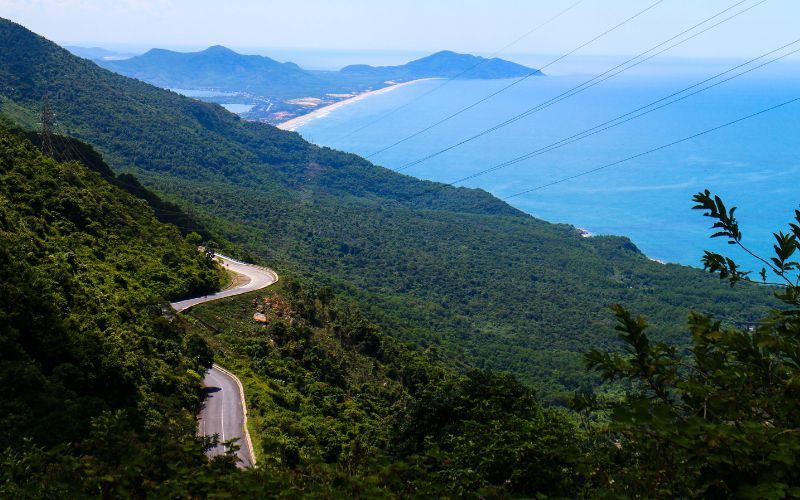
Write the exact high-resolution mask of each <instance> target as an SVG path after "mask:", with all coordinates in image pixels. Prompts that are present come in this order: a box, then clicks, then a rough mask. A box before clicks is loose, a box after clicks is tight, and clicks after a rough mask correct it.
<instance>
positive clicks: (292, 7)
mask: <svg viewBox="0 0 800 500" xmlns="http://www.w3.org/2000/svg"><path fill="white" fill-rule="evenodd" d="M654 1H655V0H583V1H582V2H581V3H579V4H578V5H577V6H575V7H574V8H573V9H572V10H570V11H569V12H567V13H566V14H564V15H563V16H561V17H560V18H558V19H557V20H555V21H554V22H552V23H550V24H548V25H546V26H545V27H543V28H541V29H539V30H538V31H536V32H535V33H533V34H531V35H529V36H527V37H525V38H524V39H522V40H519V41H518V42H517V43H515V44H514V45H513V46H511V47H508V48H506V49H505V50H504V51H502V52H501V53H500V55H501V56H502V55H525V54H560V53H564V52H567V51H569V50H571V49H573V48H575V47H576V46H578V45H580V44H581V43H583V42H585V41H587V40H589V39H591V38H593V37H594V36H596V35H598V34H600V33H602V32H603V31H605V30H607V29H608V28H610V27H611V26H613V25H615V24H617V23H619V22H620V21H622V20H624V19H625V18H627V17H629V16H631V15H633V14H634V13H636V12H637V11H639V10H642V9H643V8H645V7H646V6H648V5H650V4H652V3H654ZM737 1H740V0H663V1H662V3H660V4H659V5H657V6H656V7H655V8H653V9H652V10H650V11H648V12H647V13H646V14H644V15H642V16H641V17H640V18H637V19H636V20H635V21H633V22H631V23H629V24H628V25H626V26H625V27H624V28H622V29H620V30H618V31H615V32H614V33H612V34H611V35H609V36H606V37H603V38H602V40H600V41H598V42H596V43H593V44H591V45H590V46H588V47H586V48H585V49H582V50H581V51H580V55H582V56H607V55H626V54H635V53H638V52H640V51H642V50H644V49H646V48H649V47H650V46H652V44H653V43H658V42H659V41H663V40H664V39H666V38H668V37H670V36H672V35H675V34H677V33H678V32H680V31H682V30H683V29H686V28H688V27H690V26H692V25H694V24H695V23H697V22H699V21H701V20H703V19H705V18H706V17H709V16H710V15H713V14H715V13H716V12H718V11H720V10H722V9H724V8H726V7H729V6H731V5H733V4H735V3H737ZM759 1H760V0H745V1H744V3H742V5H741V6H739V7H737V9H741V8H744V7H746V6H749V5H753V4H756V3H758V2H759ZM575 2H576V0H546V1H545V0H483V1H477V0H400V1H391V2H390V1H381V0H338V1H331V0H293V1H286V0H281V1H257V0H225V1H224V2H222V1H219V0H0V17H5V18H9V19H11V20H13V21H16V22H18V23H20V24H22V25H24V26H26V27H27V28H29V29H31V30H33V31H35V32H37V33H39V34H41V35H43V36H45V37H46V38H49V39H51V40H54V41H56V42H59V43H62V44H73V45H83V46H102V47H107V48H113V49H117V50H120V49H125V48H127V49H130V50H133V51H138V52H143V51H144V50H146V49H147V48H150V47H162V48H172V49H175V50H196V49H200V48H204V47H207V46H209V45H217V44H220V45H225V46H228V47H231V48H233V49H236V50H239V51H244V52H250V53H261V54H264V55H269V53H270V50H272V53H273V54H278V55H280V54H284V55H285V57H284V59H286V58H288V57H290V56H291V54H292V53H294V54H302V53H303V51H306V52H313V51H320V50H326V51H351V52H353V54H354V55H353V57H355V54H356V52H357V51H361V52H362V53H365V52H370V51H372V52H378V51H385V52H394V53H396V54H398V55H397V57H402V56H401V54H423V53H430V52H434V51H437V50H442V49H450V50H456V51H459V52H470V53H477V54H483V55H487V54H493V53H495V52H496V51H498V50H499V49H500V48H501V47H504V46H506V45H507V44H509V43H510V42H512V41H514V40H515V39H517V38H518V37H519V36H520V35H522V34H524V33H526V32H528V31H530V30H531V29H532V28H534V27H535V26H537V25H539V24H541V23H542V22H544V21H546V20H547V19H549V18H551V17H552V16H554V15H556V14H557V13H559V12H561V11H563V10H564V9H566V8H567V7H569V6H571V5H573V4H574V3H575ZM731 12H735V10H733V11H731ZM798 20H800V1H798V0H767V1H766V2H765V3H763V4H762V5H759V6H756V7H755V8H754V9H752V10H751V11H748V12H747V13H745V14H743V15H741V16H740V17H738V18H736V19H735V20H733V21H731V22H729V23H726V24H725V25H723V26H721V27H720V28H718V29H715V30H714V31H713V32H710V33H709V34H708V35H704V36H701V37H699V38H698V39H696V40H693V41H692V42H690V43H687V44H686V45H684V46H682V47H681V48H679V49H675V50H673V51H671V52H670V54H669V55H671V56H676V57H697V58H744V57H748V56H752V55H755V54H758V53H761V52H764V51H765V50H768V49H770V48H774V47H776V46H779V45H781V44H783V43H787V42H789V41H792V40H794V39H796V38H798V37H800V28H798V26H800V25H799V24H798ZM282 49H292V50H294V52H292V50H283V51H282ZM295 59H296V57H295ZM346 62H348V61H342V63H343V64H344V63H346ZM351 62H356V61H351ZM362 62H368V61H362ZM521 62H531V61H529V60H526V61H521Z"/></svg>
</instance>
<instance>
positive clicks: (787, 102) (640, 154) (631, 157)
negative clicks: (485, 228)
mask: <svg viewBox="0 0 800 500" xmlns="http://www.w3.org/2000/svg"><path fill="white" fill-rule="evenodd" d="M798 101H800V97H795V98H794V99H790V100H788V101H784V102H782V103H780V104H776V105H775V106H772V107H770V108H767V109H762V110H761V111H757V112H755V113H752V114H749V115H747V116H743V117H741V118H737V119H736V120H733V121H730V122H727V123H723V124H722V125H718V126H716V127H713V128H710V129H707V130H704V131H702V132H698V133H696V134H693V135H690V136H688V137H684V138H683V139H678V140H677V141H673V142H670V143H668V144H664V145H662V146H659V147H657V148H653V149H650V150H647V151H645V152H643V153H639V154H636V155H633V156H628V157H627V158H623V159H622V160H618V161H615V162H612V163H607V164H605V165H602V166H600V167H596V168H593V169H590V170H584V171H583V172H579V173H577V174H574V175H570V176H568V177H563V178H561V179H558V180H556V181H553V182H548V183H547V184H542V185H540V186H536V187H534V188H530V189H526V190H524V191H520V192H518V193H514V194H512V195H510V196H506V197H505V198H503V200H508V199H511V198H515V197H517V196H522V195H523V194H528V193H531V192H533V191H538V190H540V189H544V188H547V187H550V186H555V185H556V184H561V183H563V182H567V181H570V180H573V179H577V178H578V177H583V176H585V175H589V174H592V173H595V172H598V171H600V170H604V169H606V168H610V167H613V166H616V165H619V164H621V163H625V162H628V161H631V160H635V159H636V158H641V157H642V156H646V155H649V154H652V153H655V152H657V151H661V150H662V149H667V148H669V147H672V146H675V145H677V144H681V143H683V142H687V141H691V140H693V139H696V138H698V137H701V136H704V135H707V134H710V133H712V132H716V131H717V130H720V129H723V128H726V127H730V126H732V125H735V124H737V123H740V122H743V121H745V120H749V119H751V118H755V117H757V116H760V115H763V114H765V113H769V112H770V111H774V110H776V109H779V108H782V107H784V106H788V105H790V104H793V103H796V102H798Z"/></svg>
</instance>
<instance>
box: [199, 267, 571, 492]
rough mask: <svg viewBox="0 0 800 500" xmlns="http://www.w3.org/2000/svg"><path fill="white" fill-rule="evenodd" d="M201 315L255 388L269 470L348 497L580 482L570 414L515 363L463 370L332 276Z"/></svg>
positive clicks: (251, 397)
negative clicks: (394, 331)
mask: <svg viewBox="0 0 800 500" xmlns="http://www.w3.org/2000/svg"><path fill="white" fill-rule="evenodd" d="M254 313H255V314H259V315H260V314H264V317H260V320H261V321H263V320H264V319H266V321H267V323H261V322H259V321H256V320H255V319H254ZM192 317H193V318H195V319H196V320H197V322H196V323H195V327H196V328H197V331H198V332H199V333H203V334H204V335H205V336H206V338H207V340H208V342H209V344H210V345H212V346H214V347H215V349H216V350H217V353H218V356H217V359H218V360H219V362H220V363H223V364H225V365H226V366H230V367H232V368H233V369H235V371H236V373H237V374H238V375H239V377H240V378H241V380H242V382H243V384H244V386H245V390H246V392H247V394H248V405H249V411H248V421H249V424H250V428H251V434H252V436H253V439H254V442H255V447H256V450H257V452H258V455H259V457H258V458H259V464H260V465H259V467H260V468H261V470H259V471H256V472H255V474H256V475H257V476H259V475H267V476H280V475H286V474H291V476H292V477H295V478H303V481H304V482H305V483H306V484H311V485H317V486H318V487H320V488H325V489H329V491H332V492H335V494H338V495H347V494H352V493H353V492H354V491H356V492H357V491H361V492H364V491H368V492H369V494H370V495H371V496H374V495H378V496H401V497H403V496H409V495H412V496H413V495H419V494H421V495H444V496H452V495H458V496H469V495H476V494H478V493H479V492H480V493H481V494H483V495H492V496H504V495H509V494H515V495H532V494H537V493H540V494H551V495H570V494H571V493H572V492H575V491H576V489H575V484H576V483H575V481H577V479H578V477H577V467H578V463H579V440H578V433H577V432H576V424H575V423H574V422H573V420H572V419H571V418H570V417H569V416H567V415H566V414H564V413H562V412H561V411H558V410H547V409H544V408H543V407H542V406H541V404H540V403H539V401H538V400H537V399H536V397H535V396H534V394H533V392H532V391H531V389H530V388H528V387H526V386H524V385H522V384H521V383H520V382H518V381H517V380H516V379H514V378H513V377H512V376H510V375H505V374H498V373H495V372H490V371H484V370H473V371H470V372H469V373H467V374H466V375H463V376H462V375H458V374H457V372H455V371H454V370H452V369H450V368H447V367H445V366H444V365H443V364H442V363H441V362H439V361H437V359H436V352H435V351H433V350H431V351H428V352H427V354H426V355H421V354H419V353H415V352H414V351H412V350H410V349H408V348H406V347H404V346H402V345H401V344H399V343H397V341H396V340H394V339H392V338H391V337H389V336H386V335H384V334H383V333H382V332H381V331H380V328H378V327H377V326H376V325H374V324H371V323H369V322H368V321H367V320H366V319H365V318H364V317H363V316H362V315H361V314H360V313H359V312H358V310H356V309H354V308H353V307H352V306H351V305H349V304H348V303H346V302H342V301H340V300H338V299H337V298H336V297H335V296H332V295H331V293H330V291H329V290H327V289H326V288H324V287H314V286H312V285H308V284H307V285H300V284H299V283H298V282H297V281H295V280H292V279H285V278H282V280H281V282H280V283H279V284H278V285H276V286H273V287H270V288H269V289H267V290H266V291H265V292H264V293H253V294H249V295H248V296H245V297H234V298H230V299H226V300H220V301H216V302H213V303H208V304H203V305H202V306H200V307H197V308H196V309H194V310H193V311H192ZM345 477H346V478H347V480H344V479H343V478H345ZM364 488H368V489H366V490H365V489H364ZM306 493H308V491H306Z"/></svg>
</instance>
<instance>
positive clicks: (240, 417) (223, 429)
mask: <svg viewBox="0 0 800 500" xmlns="http://www.w3.org/2000/svg"><path fill="white" fill-rule="evenodd" d="M214 257H215V258H216V259H217V260H218V261H219V262H220V264H221V265H222V266H224V267H225V268H226V269H229V270H231V271H233V272H235V273H238V274H241V275H243V276H245V278H246V279H247V280H248V281H246V282H244V283H242V284H241V285H239V286H236V287H233V288H229V289H227V290H223V291H221V292H217V293H214V294H211V295H206V296H203V297H197V298H194V299H187V300H181V301H178V302H173V303H172V304H170V305H171V306H172V308H173V309H175V310H176V311H178V312H182V311H185V310H187V309H189V308H190V307H193V306H196V305H197V304H202V303H203V302H209V301H212V300H217V299H222V298H225V297H232V296H234V295H239V294H242V293H247V292H252V291H255V290H260V289H262V288H265V287H268V286H269V285H272V284H273V283H275V282H276V281H278V275H277V274H275V272H274V271H272V270H271V269H266V268H263V267H258V266H254V265H252V264H245V263H244V262H240V261H238V260H234V259H231V258H230V257H226V256H224V255H220V254H214ZM203 386H204V393H205V394H204V398H203V406H202V408H201V409H200V414H199V415H198V418H197V420H198V433H199V434H200V435H201V436H213V435H214V434H217V435H218V436H219V440H220V442H222V441H227V440H229V439H233V438H239V441H237V443H238V445H239V451H238V452H237V456H238V457H239V463H238V464H237V465H238V466H239V467H242V468H246V467H252V466H253V465H254V464H255V456H254V455H253V448H252V445H251V443H250V435H249V433H248V432H247V407H246V405H245V400H244V389H243V388H242V384H241V382H239V379H237V378H236V376H235V375H234V374H232V373H230V372H229V371H227V370H225V369H224V368H222V367H220V366H218V365H214V366H212V367H211V369H210V370H208V372H206V375H205V377H204V378H203ZM223 453H225V448H224V447H223V446H222V445H217V446H215V447H214V448H212V449H211V450H209V451H208V456H209V457H214V456H216V455H221V454H223Z"/></svg>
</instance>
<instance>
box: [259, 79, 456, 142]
mask: <svg viewBox="0 0 800 500" xmlns="http://www.w3.org/2000/svg"><path fill="white" fill-rule="evenodd" d="M428 80H441V78H418V79H416V80H411V81H408V82H403V83H396V84H394V85H389V86H388V87H383V88H380V89H377V90H370V91H368V92H362V93H360V94H358V95H355V96H353V97H351V98H349V99H344V100H342V101H339V102H335V103H333V104H328V105H327V106H323V107H321V108H319V109H315V110H314V111H311V112H310V113H306V114H304V115H300V116H296V117H294V118H292V119H290V120H286V121H285V122H281V123H278V124H277V125H275V126H276V127H278V128H279V129H281V130H291V131H295V130H297V128H299V127H301V126H303V125H305V124H306V123H308V122H310V121H311V120H314V119H316V118H321V117H323V116H325V115H327V114H328V113H330V112H331V111H333V110H335V109H339V108H342V107H344V106H347V105H348V104H353V103H354V102H358V101H361V100H363V99H366V98H367V97H370V96H373V95H377V94H383V93H385V92H391V91H392V90H394V89H397V88H400V87H404V86H406V85H412V84H414V83H419V82H424V81H428Z"/></svg>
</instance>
